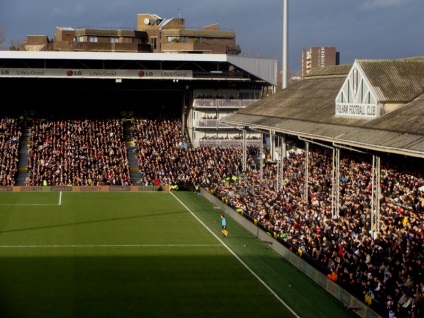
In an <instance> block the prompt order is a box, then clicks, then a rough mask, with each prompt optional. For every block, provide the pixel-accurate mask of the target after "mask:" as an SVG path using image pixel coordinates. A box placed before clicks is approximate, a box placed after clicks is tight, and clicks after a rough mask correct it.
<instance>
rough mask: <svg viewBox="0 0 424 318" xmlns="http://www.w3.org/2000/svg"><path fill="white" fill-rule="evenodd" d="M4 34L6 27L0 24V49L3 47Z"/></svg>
mask: <svg viewBox="0 0 424 318" xmlns="http://www.w3.org/2000/svg"><path fill="white" fill-rule="evenodd" d="M5 34H6V28H5V27H4V26H1V25H0V50H1V49H3V43H4V39H5Z"/></svg>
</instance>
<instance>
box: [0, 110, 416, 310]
mask: <svg viewBox="0 0 424 318" xmlns="http://www.w3.org/2000/svg"><path fill="white" fill-rule="evenodd" d="M0 124H1V125H2V127H0V128H2V130H1V131H0V138H1V147H2V152H1V157H0V160H1V162H2V170H1V175H0V176H1V182H2V185H13V184H14V181H13V177H14V176H15V174H16V171H17V160H18V159H17V157H18V144H19V137H20V130H19V125H18V124H17V123H16V122H15V121H13V120H9V119H5V120H2V121H1V123H0ZM132 134H133V138H134V143H135V146H136V153H137V159H138V165H139V171H140V173H141V180H140V183H141V184H142V185H146V186H150V185H162V184H170V185H179V186H180V188H184V187H191V186H196V187H198V186H199V185H200V186H202V187H204V188H205V189H207V190H208V191H209V192H210V193H212V194H214V195H216V196H218V197H220V198H222V199H225V201H226V202H228V204H229V205H230V206H231V207H233V208H234V209H235V210H236V211H239V212H241V213H243V215H245V216H246V217H249V218H251V219H252V220H256V221H257V222H258V224H259V225H260V226H261V227H262V228H264V229H265V230H266V231H268V232H269V233H271V234H273V235H275V237H276V238H277V239H278V240H279V241H280V242H282V244H285V245H286V246H287V247H288V248H289V249H290V250H292V251H293V253H297V254H298V256H299V257H302V258H304V259H305V260H306V261H308V262H310V263H311V264H312V265H314V266H316V267H317V268H318V269H319V270H321V271H322V272H323V273H324V274H325V275H328V277H329V278H330V279H332V280H333V281H335V282H336V283H338V284H340V285H341V286H342V287H343V288H345V289H346V290H347V291H349V292H350V293H351V294H352V295H354V296H356V297H358V298H359V299H360V300H362V301H366V302H367V303H368V304H369V305H370V306H372V307H373V308H374V309H375V310H376V311H377V312H379V313H382V314H383V315H384V316H387V317H389V315H392V316H393V317H398V318H399V317H418V316H419V314H421V315H423V310H424V309H423V305H424V279H423V275H424V265H423V258H424V255H423V254H424V253H423V247H424V231H423V215H424V214H423V213H424V192H423V190H424V188H423V186H424V176H423V170H422V167H421V166H420V165H419V164H418V165H417V164H416V163H417V162H418V163H419V161H414V160H411V162H409V161H408V159H407V158H401V160H396V158H397V157H396V156H392V157H387V156H382V161H381V172H380V173H381V184H380V187H381V198H380V213H379V222H380V223H379V225H380V233H379V234H378V235H375V236H374V235H372V234H373V233H374V231H373V230H375V229H372V228H371V226H372V220H371V217H372V213H374V211H373V201H372V200H373V190H375V189H373V180H374V179H373V166H372V163H371V162H372V158H371V155H358V153H354V152H350V151H347V150H344V151H342V152H341V157H340V165H339V166H340V189H339V191H338V194H337V195H339V201H338V202H339V215H337V216H335V215H334V211H333V209H332V207H333V206H334V204H333V195H332V189H333V184H332V181H333V179H332V178H333V177H332V170H333V166H334V165H333V162H332V160H333V156H332V154H331V153H330V152H329V151H328V149H327V148H322V147H318V146H311V147H309V151H308V153H305V152H304V151H302V150H299V149H298V151H296V152H289V156H287V157H286V158H284V164H283V167H284V169H283V172H282V173H283V174H282V180H283V181H282V182H281V186H277V182H279V179H278V178H277V172H278V166H277V165H278V163H276V162H275V161H271V156H270V154H269V153H265V154H263V155H264V156H263V157H264V158H265V160H264V161H263V162H262V161H261V162H262V163H263V166H262V167H259V166H258V161H257V155H258V152H259V149H258V148H256V147H253V146H250V147H248V156H247V164H246V167H248V169H247V170H245V171H243V163H242V158H243V155H242V153H241V147H234V146H232V147H216V146H204V147H197V148H194V147H190V146H189V144H188V140H187V138H186V137H185V136H184V133H183V130H182V125H181V121H180V118H179V117H178V116H175V115H171V114H166V113H154V114H146V115H144V116H142V117H139V118H136V119H135V120H134V121H133V122H132ZM264 151H265V152H268V148H264ZM307 154H308V156H309V157H308V160H306V155H307ZM259 155H261V154H260V153H259ZM267 158H268V159H269V160H267ZM306 162H307V163H308V169H305V163H306ZM305 171H308V178H307V180H308V184H307V188H305V177H306V176H305ZM131 184H132V181H131V178H130V167H129V163H128V154H127V150H126V145H125V142H124V137H123V123H122V121H121V120H118V119H84V120H38V121H34V123H33V127H32V132H31V140H30V146H29V151H28V176H27V181H26V185H29V186H36V185H82V186H91V185H131ZM306 193H307V194H308V196H307V197H306V196H305V194H306Z"/></svg>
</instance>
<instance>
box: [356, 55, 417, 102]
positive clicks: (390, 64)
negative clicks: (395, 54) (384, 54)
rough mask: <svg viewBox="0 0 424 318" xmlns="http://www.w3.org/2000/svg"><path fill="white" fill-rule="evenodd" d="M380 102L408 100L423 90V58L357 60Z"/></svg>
mask: <svg viewBox="0 0 424 318" xmlns="http://www.w3.org/2000/svg"><path fill="white" fill-rule="evenodd" d="M356 63H358V64H359V65H360V67H361V68H362V70H363V72H364V74H365V76H366V77H367V79H368V81H369V83H370V85H372V86H373V87H374V88H375V92H376V94H378V100H379V101H381V102H389V101H390V102H404V103H406V102H409V101H411V100H412V99H414V98H415V97H417V96H418V95H420V94H421V93H422V92H424V60H420V59H416V60H374V61H373V60H358V61H356Z"/></svg>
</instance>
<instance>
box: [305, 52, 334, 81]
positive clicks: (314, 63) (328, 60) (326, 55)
mask: <svg viewBox="0 0 424 318" xmlns="http://www.w3.org/2000/svg"><path fill="white" fill-rule="evenodd" d="M339 55H340V54H339V52H337V51H336V48H335V47H334V46H311V47H310V48H309V50H302V60H301V63H302V70H301V72H302V73H301V77H302V79H303V78H305V76H306V75H307V74H308V73H309V72H310V71H311V70H312V69H313V68H316V67H324V66H333V65H339V64H340V57H339Z"/></svg>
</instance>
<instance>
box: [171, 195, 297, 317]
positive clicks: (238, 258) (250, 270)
mask: <svg viewBox="0 0 424 318" xmlns="http://www.w3.org/2000/svg"><path fill="white" fill-rule="evenodd" d="M170 193H171V194H172V196H173V197H174V198H175V200H177V201H178V202H180V203H181V205H182V206H183V207H184V208H186V209H187V211H188V212H190V213H191V215H193V216H194V217H195V218H196V219H197V220H198V221H199V222H200V223H201V224H202V225H203V226H204V227H205V228H206V229H207V230H208V231H209V232H210V233H212V235H213V236H215V237H216V238H217V239H218V240H219V241H220V242H221V243H222V244H223V245H224V246H225V247H226V248H227V250H229V251H230V253H231V254H233V256H234V257H235V258H236V259H237V260H238V261H239V262H240V263H241V264H242V265H243V266H244V267H245V268H246V269H247V270H248V271H249V272H250V273H251V274H252V275H253V276H255V278H256V279H257V280H259V281H260V282H261V284H262V285H264V286H265V288H266V289H268V290H269V292H270V293H271V294H273V295H274V297H275V298H277V300H278V301H279V302H280V303H282V304H283V305H284V306H285V307H286V308H287V309H288V310H289V311H290V312H291V313H292V314H293V315H294V316H295V317H296V318H300V316H299V315H298V314H296V312H295V311H294V310H293V309H292V308H291V307H290V306H289V305H287V304H286V302H285V301H284V300H282V299H281V298H280V297H279V296H278V295H277V293H276V292H275V291H273V290H272V288H271V287H269V286H268V284H267V283H265V281H263V280H262V279H261V278H260V277H259V276H258V275H257V274H256V273H255V272H254V271H253V270H252V269H251V268H250V267H249V266H247V264H246V263H245V262H243V260H242V259H241V258H240V257H238V255H237V254H236V253H234V251H233V250H232V249H231V248H229V247H228V245H227V244H225V243H224V241H223V240H221V239H220V238H219V237H218V236H217V235H216V234H215V233H214V232H213V231H212V230H211V229H210V228H209V227H208V226H207V225H206V224H205V223H203V222H202V220H200V219H199V218H198V217H197V216H196V215H195V214H194V213H193V212H192V211H191V210H190V209H189V208H188V207H187V206H186V205H185V204H184V203H183V202H182V201H181V200H180V199H178V198H177V196H176V195H175V194H173V193H172V191H170Z"/></svg>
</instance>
